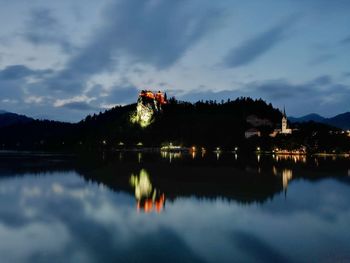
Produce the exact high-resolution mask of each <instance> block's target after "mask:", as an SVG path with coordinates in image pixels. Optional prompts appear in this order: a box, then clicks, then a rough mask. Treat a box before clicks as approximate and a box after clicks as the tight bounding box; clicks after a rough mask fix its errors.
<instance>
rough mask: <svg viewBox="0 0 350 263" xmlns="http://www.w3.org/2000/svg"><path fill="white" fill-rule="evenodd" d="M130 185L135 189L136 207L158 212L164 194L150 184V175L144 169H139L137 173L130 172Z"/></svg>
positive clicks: (162, 205) (163, 199)
mask: <svg viewBox="0 0 350 263" xmlns="http://www.w3.org/2000/svg"><path fill="white" fill-rule="evenodd" d="M130 185H131V186H132V187H133V188H134V189H135V198H136V200H137V209H138V210H140V209H141V210H143V211H145V212H146V213H149V212H152V211H153V209H155V211H156V212H158V213H160V212H161V211H162V210H163V208H164V204H165V195H164V194H163V193H160V192H159V191H157V189H155V188H154V187H153V186H152V183H151V180H150V176H149V174H148V173H147V171H146V170H145V169H141V171H140V173H139V175H138V176H137V175H134V174H132V175H131V177H130Z"/></svg>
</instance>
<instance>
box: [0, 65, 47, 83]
mask: <svg viewBox="0 0 350 263" xmlns="http://www.w3.org/2000/svg"><path fill="white" fill-rule="evenodd" d="M50 73H52V70H49V69H47V70H33V69H30V68H28V67H27V66H24V65H11V66H7V67H6V68H4V69H3V70H0V81H5V80H19V79H23V78H26V77H29V76H35V77H44V76H45V75H47V74H50Z"/></svg>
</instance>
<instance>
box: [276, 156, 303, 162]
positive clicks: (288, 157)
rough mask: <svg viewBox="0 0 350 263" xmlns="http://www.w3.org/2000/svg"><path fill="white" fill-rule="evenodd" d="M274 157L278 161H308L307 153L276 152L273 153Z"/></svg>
mask: <svg viewBox="0 0 350 263" xmlns="http://www.w3.org/2000/svg"><path fill="white" fill-rule="evenodd" d="M273 156H274V159H275V160H276V161H277V162H278V161H287V160H288V161H290V160H291V161H293V162H294V163H306V155H298V154H290V155H289V154H276V155H273Z"/></svg>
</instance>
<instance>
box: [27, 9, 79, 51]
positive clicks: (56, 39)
mask: <svg viewBox="0 0 350 263" xmlns="http://www.w3.org/2000/svg"><path fill="white" fill-rule="evenodd" d="M22 36H23V37H24V39H26V40H27V41H29V42H31V43H32V44H34V45H48V44H49V45H52V44H54V45H58V46H60V47H61V48H62V50H63V51H65V52H68V53H70V52H71V51H72V49H73V47H72V45H71V43H70V42H69V41H68V37H67V36H66V35H65V34H64V33H63V31H62V25H61V24H60V23H59V21H58V20H57V18H56V17H55V16H54V14H53V12H52V11H51V10H50V9H47V8H37V9H34V10H32V11H31V13H30V18H29V20H27V21H26V23H25V28H24V32H23V33H22Z"/></svg>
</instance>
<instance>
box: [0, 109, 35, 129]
mask: <svg viewBox="0 0 350 263" xmlns="http://www.w3.org/2000/svg"><path fill="white" fill-rule="evenodd" d="M32 121H34V119H32V118H29V117H27V116H24V115H19V114H16V113H11V112H6V111H2V110H0V128H1V127H6V126H10V125H15V124H23V123H29V122H32Z"/></svg>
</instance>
